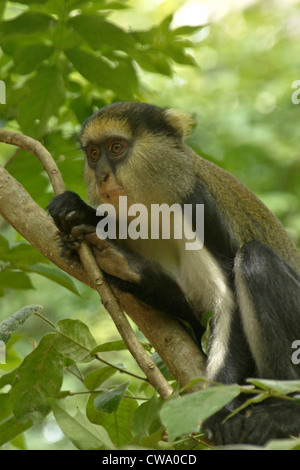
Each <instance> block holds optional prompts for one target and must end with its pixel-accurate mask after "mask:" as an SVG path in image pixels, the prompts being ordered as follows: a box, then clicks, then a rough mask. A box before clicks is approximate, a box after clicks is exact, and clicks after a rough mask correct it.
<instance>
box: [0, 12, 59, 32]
mask: <svg viewBox="0 0 300 470" xmlns="http://www.w3.org/2000/svg"><path fill="white" fill-rule="evenodd" d="M53 22H54V19H53V18H52V16H50V15H46V14H45V13H35V12H31V11H28V12H25V13H23V14H21V15H19V16H17V17H16V18H13V19H12V20H7V21H2V22H1V23H0V33H2V34H3V35H5V37H6V36H8V35H10V34H11V35H15V34H33V33H36V32H39V31H45V30H46V29H48V28H49V26H50V25H51V23H53Z"/></svg>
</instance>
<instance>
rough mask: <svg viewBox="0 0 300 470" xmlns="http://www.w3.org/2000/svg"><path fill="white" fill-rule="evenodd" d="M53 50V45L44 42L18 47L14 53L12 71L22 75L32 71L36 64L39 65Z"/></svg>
mask: <svg viewBox="0 0 300 470" xmlns="http://www.w3.org/2000/svg"><path fill="white" fill-rule="evenodd" d="M53 52H54V47H53V46H47V45H45V44H29V45H28V46H24V47H19V48H18V50H17V51H16V53H15V54H14V63H15V67H14V72H16V73H20V74H24V75H25V74H27V73H31V72H34V71H35V70H36V68H37V64H39V66H40V65H41V63H42V62H43V61H44V60H45V59H48V58H49V57H50V56H51V55H52V54H53Z"/></svg>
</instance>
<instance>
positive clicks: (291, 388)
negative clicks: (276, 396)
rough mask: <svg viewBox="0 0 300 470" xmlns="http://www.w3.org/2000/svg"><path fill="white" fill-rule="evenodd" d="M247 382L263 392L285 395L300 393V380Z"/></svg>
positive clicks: (258, 380) (255, 380) (251, 380)
mask: <svg viewBox="0 0 300 470" xmlns="http://www.w3.org/2000/svg"><path fill="white" fill-rule="evenodd" d="M247 382H249V383H251V384H253V385H256V386H257V387H259V388H262V389H263V390H275V391H276V392H278V393H282V394H283V395H287V394H289V393H295V392H300V380H271V379H247Z"/></svg>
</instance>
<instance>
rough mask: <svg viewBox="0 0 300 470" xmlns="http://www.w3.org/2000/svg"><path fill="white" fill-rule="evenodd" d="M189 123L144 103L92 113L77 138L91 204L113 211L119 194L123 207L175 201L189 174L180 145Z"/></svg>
mask: <svg viewBox="0 0 300 470" xmlns="http://www.w3.org/2000/svg"><path fill="white" fill-rule="evenodd" d="M190 125H191V120H190V118H188V117H187V116H186V115H182V114H181V113H178V112H174V111H172V110H163V109H161V108H157V107H155V106H150V105H146V104H143V103H115V104H113V105H110V106H107V107H105V108H103V109H101V110H100V111H98V112H97V113H96V114H94V115H93V116H92V117H91V118H90V119H88V120H87V122H86V123H85V124H84V126H83V129H82V132H81V136H80V140H81V145H82V147H83V149H84V151H85V153H86V161H85V180H86V183H87V187H88V193H89V199H90V201H91V202H92V204H94V205H99V204H101V203H103V202H109V203H111V204H113V205H115V207H116V206H117V204H118V201H119V196H122V195H123V196H127V197H128V204H133V203H141V204H145V205H149V204H154V203H168V204H172V203H173V202H174V201H175V200H177V201H178V200H179V198H178V197H179V194H180V195H181V196H183V194H181V193H182V191H183V190H184V192H186V188H187V187H189V186H190V182H191V179H189V184H187V179H188V178H191V175H192V174H193V162H192V160H191V159H190V158H189V157H188V155H187V154H186V147H185V146H184V144H183V137H184V134H185V131H186V130H187V127H189V126H190ZM171 180H172V184H170V182H171ZM174 180H175V181H174ZM174 187H175V188H176V190H175V193H176V191H177V194H175V193H174Z"/></svg>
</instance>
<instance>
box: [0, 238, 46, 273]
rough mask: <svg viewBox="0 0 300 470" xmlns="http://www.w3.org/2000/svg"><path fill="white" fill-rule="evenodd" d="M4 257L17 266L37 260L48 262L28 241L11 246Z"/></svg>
mask: <svg viewBox="0 0 300 470" xmlns="http://www.w3.org/2000/svg"><path fill="white" fill-rule="evenodd" d="M5 259H6V260H7V261H10V262H11V263H12V264H13V265H14V266H17V267H18V266H22V267H23V266H24V265H27V264H34V263H39V262H46V263H48V260H47V259H46V258H45V257H44V256H43V255H42V254H41V253H39V252H38V251H37V250H36V249H35V248H34V247H33V246H32V245H30V244H29V243H19V244H18V245H15V246H13V247H12V248H11V249H10V250H9V252H8V253H7V256H6V257H5Z"/></svg>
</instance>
